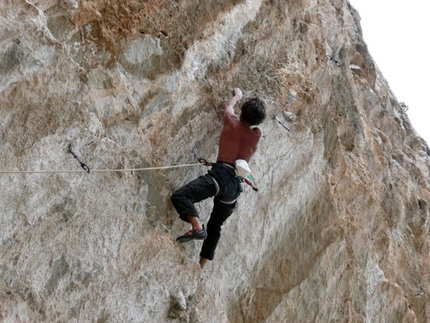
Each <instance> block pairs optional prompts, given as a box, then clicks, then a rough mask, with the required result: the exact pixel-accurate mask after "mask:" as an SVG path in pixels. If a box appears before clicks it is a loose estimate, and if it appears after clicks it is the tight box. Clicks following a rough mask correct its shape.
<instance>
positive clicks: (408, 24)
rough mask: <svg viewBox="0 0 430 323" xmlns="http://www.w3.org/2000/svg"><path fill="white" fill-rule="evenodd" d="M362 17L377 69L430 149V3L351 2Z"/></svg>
mask: <svg viewBox="0 0 430 323" xmlns="http://www.w3.org/2000/svg"><path fill="white" fill-rule="evenodd" d="M349 2H350V3H351V5H352V6H353V7H354V8H355V9H357V10H358V12H359V13H360V17H361V27H362V29H363V34H364V41H365V42H366V44H367V47H368V49H369V52H370V54H371V55H372V57H373V60H374V61H375V63H376V65H378V67H379V69H380V70H381V71H382V74H383V75H384V77H385V79H386V80H387V81H388V83H389V85H390V87H391V90H392V91H393V92H394V95H395V96H396V97H397V100H398V101H400V102H404V103H406V105H407V106H408V107H409V110H408V112H407V114H408V116H409V119H410V121H411V123H412V126H413V127H414V129H415V130H416V131H417V132H418V134H419V135H420V136H421V137H423V138H424V139H425V141H426V142H427V144H429V145H430V99H429V94H430V88H429V85H430V82H429V80H428V79H429V77H430V19H429V17H428V15H429V12H430V10H429V9H430V2H429V1H428V0H408V1H400V0H349Z"/></svg>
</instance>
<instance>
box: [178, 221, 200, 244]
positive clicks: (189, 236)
mask: <svg viewBox="0 0 430 323" xmlns="http://www.w3.org/2000/svg"><path fill="white" fill-rule="evenodd" d="M207 236H208V234H207V233H206V230H205V226H204V225H203V229H201V230H200V231H196V230H194V229H191V230H190V231H188V232H187V233H185V234H184V235H182V236H179V237H177V238H176V241H179V242H181V243H183V242H187V241H191V240H205V239H206V237H207Z"/></svg>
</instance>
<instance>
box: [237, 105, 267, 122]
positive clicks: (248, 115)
mask: <svg viewBox="0 0 430 323" xmlns="http://www.w3.org/2000/svg"><path fill="white" fill-rule="evenodd" d="M240 109H241V111H242V113H241V114H240V120H242V121H244V122H246V123H247V124H249V125H250V126H256V125H259V124H260V123H262V122H263V120H264V119H265V118H266V107H265V106H264V103H263V101H261V100H260V99H259V98H254V99H250V100H248V101H246V102H245V103H243V104H242V107H241V108H240Z"/></svg>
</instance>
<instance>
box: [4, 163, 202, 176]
mask: <svg viewBox="0 0 430 323" xmlns="http://www.w3.org/2000/svg"><path fill="white" fill-rule="evenodd" d="M198 165H202V164H201V163H194V164H182V165H171V166H155V167H145V168H120V169H92V170H91V172H92V173H109V172H133V171H146V170H158V169H172V168H180V167H192V166H198ZM85 172H86V173H89V172H88V171H87V170H85V169H76V170H36V171H33V170H24V171H20V170H10V171H0V174H58V173H85Z"/></svg>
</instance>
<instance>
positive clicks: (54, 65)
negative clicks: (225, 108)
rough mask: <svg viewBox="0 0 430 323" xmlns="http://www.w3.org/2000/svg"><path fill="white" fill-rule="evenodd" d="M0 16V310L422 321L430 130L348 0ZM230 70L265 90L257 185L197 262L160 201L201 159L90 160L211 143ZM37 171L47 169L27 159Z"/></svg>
mask: <svg viewBox="0 0 430 323" xmlns="http://www.w3.org/2000/svg"><path fill="white" fill-rule="evenodd" d="M0 12H1V13H2V14H1V20H0V28H1V30H0V35H1V37H0V73H1V76H2V77H1V80H0V102H1V107H0V148H1V151H2V154H1V156H0V171H2V173H0V185H1V191H2V194H1V195H0V207H1V212H0V226H1V231H0V255H1V256H0V319H1V320H2V321H3V322H98V323H106V322H148V323H149V322H151V323H152V322H154V323H155V322H157V323H159V322H190V323H191V322H193V323H227V322H230V323H256V322H265V323H287V322H288V323H289V322H324V323H326V322H387V323H388V322H428V321H430V296H429V295H430V274H429V273H430V270H429V269H430V268H429V252H430V249H429V243H430V240H429V206H428V201H429V200H430V190H429V179H430V178H429V163H430V161H429V153H430V152H429V148H428V146H427V144H426V143H425V142H424V141H423V140H422V139H421V138H420V137H419V136H418V135H417V133H416V132H415V130H414V129H413V127H412V125H411V124H410V121H409V119H408V116H407V114H406V112H405V111H404V110H403V108H402V107H401V105H400V104H399V102H398V101H397V99H396V97H395V95H394V94H393V93H392V92H391V90H390V87H389V85H388V84H387V82H386V80H385V79H384V77H383V76H382V75H381V73H380V71H379V69H378V67H377V65H376V63H375V62H374V61H373V59H372V57H371V55H370V53H369V52H368V50H367V47H366V44H365V42H364V40H363V37H362V32H361V28H360V24H359V21H360V18H359V14H358V13H357V12H356V11H355V9H354V8H352V7H351V6H350V4H349V2H348V1H346V0H330V1H329V0H301V1H296V0H287V1H285V0H282V1H281V0H272V1H269V0H267V1H263V0H247V1H239V0H223V1H220V0H217V1H215V0H208V1H185V0H180V1H168V0H157V1H155V0H148V1H140V0H118V1H113V0H93V1H74V0H61V1H54V0H35V1H30V0H3V1H1V2H0ZM234 87H240V88H242V89H243V91H244V98H249V97H252V96H255V95H259V96H261V97H262V98H263V99H264V100H265V101H266V104H267V108H268V119H267V121H266V122H265V123H264V124H263V125H262V130H263V133H264V137H263V139H262V142H261V144H260V147H259V151H258V152H257V154H256V155H255V158H254V159H253V161H252V162H251V164H250V166H251V168H252V170H253V174H254V177H255V178H256V180H257V183H258V187H259V192H258V193H255V192H253V191H252V190H251V189H250V188H245V189H244V193H243V195H242V196H241V198H240V202H239V206H238V209H237V210H236V212H235V213H234V215H233V216H232V217H231V218H230V219H229V220H228V221H227V223H226V225H225V227H224V228H223V236H222V240H221V242H220V245H219V248H218V249H217V254H216V258H215V260H214V261H213V262H210V263H209V264H208V265H207V267H206V268H205V270H204V271H202V270H200V268H199V266H198V264H197V261H198V254H199V251H200V245H201V242H190V243H187V244H184V245H180V244H178V243H176V242H175V237H176V236H178V235H180V234H182V233H183V232H184V231H185V230H187V229H188V226H187V225H186V224H185V223H183V222H182V221H181V220H180V219H179V218H178V216H177V214H176V212H175V211H174V209H173V207H172V205H171V204H170V200H169V197H170V194H171V193H172V192H173V191H174V190H175V189H177V188H178V187H180V186H181V185H183V184H185V183H186V182H187V181H189V180H191V179H194V178H195V177H197V176H199V175H201V174H204V173H205V171H206V169H205V167H204V166H200V165H197V166H196V165H194V166H187V167H183V168H173V169H161V170H140V171H130V170H129V171H124V172H97V171H96V170H112V169H135V168H147V167H156V166H171V165H183V164H193V163H195V162H196V160H195V159H194V157H193V155H192V153H191V151H192V149H193V148H197V149H198V152H199V154H200V155H203V156H205V157H206V158H208V159H211V160H213V159H214V158H215V157H216V153H217V140H218V135H219V131H220V127H221V125H222V124H221V119H220V114H219V112H220V107H221V104H222V102H223V101H224V100H226V99H227V98H228V97H229V95H230V89H232V88H234ZM275 116H276V117H277V118H278V119H279V120H280V122H278V120H276V119H275ZM281 123H282V124H283V125H285V126H287V127H288V128H289V129H290V130H291V131H290V132H289V131H287V130H286V129H285V128H284V127H283V126H282V125H281ZM69 144H72V147H73V151H74V152H75V153H76V154H77V155H78V157H79V158H80V159H81V160H82V161H84V162H85V163H87V164H88V165H89V166H90V168H91V169H92V170H93V171H91V172H90V174H88V173H86V172H85V171H84V170H82V169H81V168H80V166H79V163H78V162H77V160H76V159H74V158H73V156H72V155H71V154H70V153H69V152H68V147H69ZM36 170H44V171H59V172H53V173H30V174H29V173H18V172H19V171H36ZM65 170H76V171H78V170H80V172H64V171H65ZM6 171H15V172H16V173H5V172H6ZM198 207H199V210H200V211H201V217H202V220H203V221H207V220H208V216H209V212H210V208H211V201H205V202H202V203H200V205H199V206H198Z"/></svg>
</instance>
